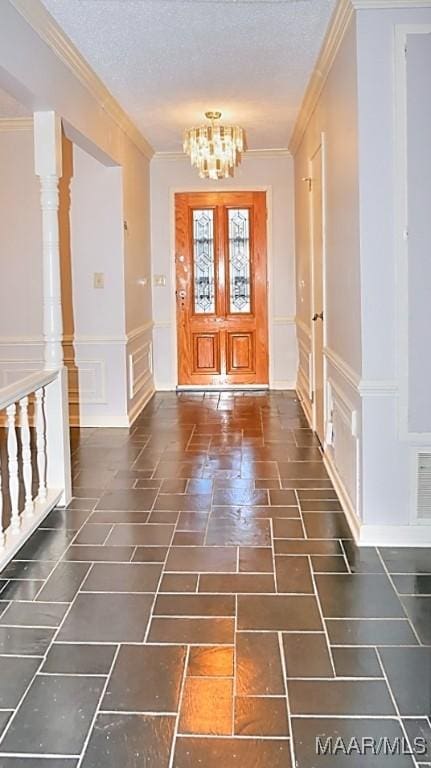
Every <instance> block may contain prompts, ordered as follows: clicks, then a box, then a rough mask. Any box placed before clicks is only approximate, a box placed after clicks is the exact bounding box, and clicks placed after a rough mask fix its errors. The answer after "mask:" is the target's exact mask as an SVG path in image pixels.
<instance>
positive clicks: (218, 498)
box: [213, 488, 268, 507]
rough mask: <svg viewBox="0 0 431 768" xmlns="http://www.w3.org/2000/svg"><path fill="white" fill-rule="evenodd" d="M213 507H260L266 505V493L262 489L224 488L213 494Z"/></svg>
mask: <svg viewBox="0 0 431 768" xmlns="http://www.w3.org/2000/svg"><path fill="white" fill-rule="evenodd" d="M213 504H214V506H236V505H238V506H250V507H253V506H261V505H262V504H263V505H265V504H268V491H266V490H264V489H260V490H254V491H253V490H252V489H249V488H233V489H231V490H229V489H227V488H224V489H221V490H217V491H215V492H214V497H213Z"/></svg>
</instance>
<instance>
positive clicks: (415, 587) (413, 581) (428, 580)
mask: <svg viewBox="0 0 431 768" xmlns="http://www.w3.org/2000/svg"><path fill="white" fill-rule="evenodd" d="M392 581H393V582H394V585H395V589H396V590H397V592H398V594H400V595H429V596H431V576H421V575H420V574H414V573H412V574H408V575H406V576H394V577H393V579H392Z"/></svg>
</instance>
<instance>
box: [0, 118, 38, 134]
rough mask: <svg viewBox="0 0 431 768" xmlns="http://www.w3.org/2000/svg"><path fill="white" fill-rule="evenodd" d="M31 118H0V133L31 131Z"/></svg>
mask: <svg viewBox="0 0 431 768" xmlns="http://www.w3.org/2000/svg"><path fill="white" fill-rule="evenodd" d="M31 130H33V118H32V117H0V131H31Z"/></svg>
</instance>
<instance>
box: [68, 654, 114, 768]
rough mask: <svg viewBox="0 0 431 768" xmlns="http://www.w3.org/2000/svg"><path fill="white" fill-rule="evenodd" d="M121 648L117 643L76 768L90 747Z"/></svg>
mask: <svg viewBox="0 0 431 768" xmlns="http://www.w3.org/2000/svg"><path fill="white" fill-rule="evenodd" d="M120 648H121V643H119V644H118V645H117V648H116V650H115V652H114V656H113V659H112V662H111V665H110V668H109V672H108V674H107V676H106V680H105V683H104V685H103V686H102V690H101V692H100V696H99V701H98V703H97V706H96V709H95V711H94V714H93V717H92V718H91V721H90V726H89V728H88V731H87V735H86V737H85V739H84V743H83V745H82V749H81V756H80V758H79V760H78V763H77V766H76V768H80V767H81V765H82V762H83V760H84V757H85V753H86V751H87V748H88V745H89V743H90V739H91V735H92V733H93V730H94V726H95V724H96V720H97V716H98V714H99V710H100V707H101V704H102V702H103V699H104V698H105V693H106V690H107V688H108V685H109V681H110V679H111V675H112V672H113V669H114V667H115V664H116V662H117V658H118V655H119V653H120Z"/></svg>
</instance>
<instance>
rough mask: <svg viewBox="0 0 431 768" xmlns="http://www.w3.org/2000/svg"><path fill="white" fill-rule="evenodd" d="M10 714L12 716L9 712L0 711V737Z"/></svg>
mask: <svg viewBox="0 0 431 768" xmlns="http://www.w3.org/2000/svg"><path fill="white" fill-rule="evenodd" d="M11 714H12V711H9V712H6V711H3V712H1V711H0V737H1V735H2V733H3V731H4V729H5V728H6V726H7V724H8V722H9V719H10V716H11ZM0 761H1V756H0Z"/></svg>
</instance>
